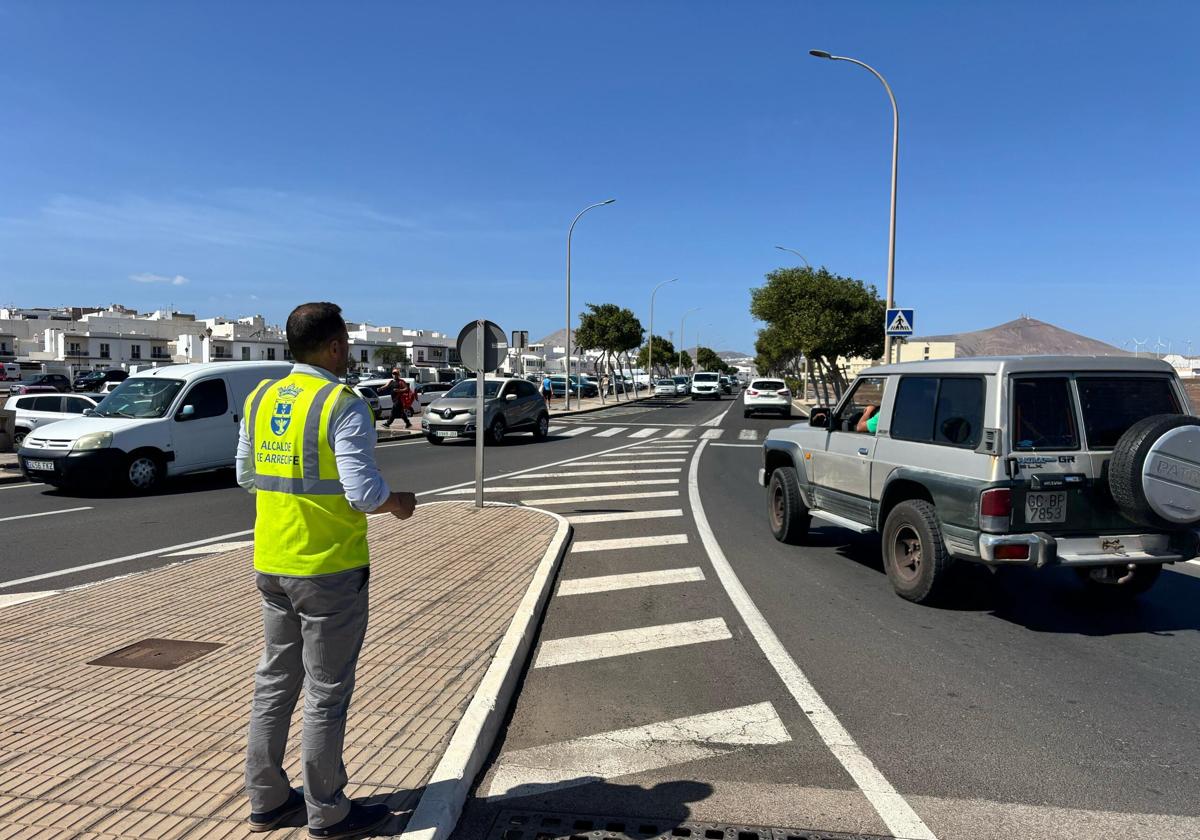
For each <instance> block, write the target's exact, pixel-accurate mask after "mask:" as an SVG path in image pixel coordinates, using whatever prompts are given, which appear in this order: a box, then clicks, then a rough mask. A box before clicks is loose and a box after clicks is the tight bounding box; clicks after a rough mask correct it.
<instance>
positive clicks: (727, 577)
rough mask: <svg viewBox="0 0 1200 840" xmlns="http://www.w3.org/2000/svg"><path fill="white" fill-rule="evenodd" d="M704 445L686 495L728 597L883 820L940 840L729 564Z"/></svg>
mask: <svg viewBox="0 0 1200 840" xmlns="http://www.w3.org/2000/svg"><path fill="white" fill-rule="evenodd" d="M706 444H707V441H702V442H701V444H700V447H699V448H698V449H697V450H696V454H695V455H694V456H692V464H691V468H690V469H689V471H688V498H689V500H690V501H691V503H692V515H693V516H694V517H695V520H696V529H697V530H698V531H699V532H700V541H701V542H702V543H703V544H704V548H705V551H706V552H707V553H708V559H709V562H711V563H712V566H713V570H714V571H715V572H716V573H717V577H718V579H720V581H721V585H722V586H723V587H725V591H726V592H727V593H728V594H729V599H730V600H731V601H733V604H734V606H735V607H736V608H737V611H738V614H739V615H740V616H741V617H742V621H744V622H745V623H746V627H747V628H748V629H749V630H750V633H751V635H753V636H754V640H755V641H756V642H758V646H759V648H760V649H761V650H762V652H763V653H764V654H765V655H766V657H767V661H769V662H770V663H771V667H773V668H774V669H775V673H777V674H779V678H780V679H781V680H783V684H784V685H785V686H786V687H787V689H788V691H789V692H790V693H791V695H792V697H794V698H795V700H796V703H797V704H799V706H800V708H801V709H802V710H803V711H804V713H805V715H806V716H807V717H808V719H809V721H811V722H812V725H813V728H814V729H815V730H816V731H817V734H818V735H819V736H820V737H821V740H822V741H824V742H825V746H827V747H828V748H829V751H830V752H832V753H833V755H834V757H835V758H837V760H838V761H839V762H840V763H841V765H842V767H844V768H846V772H847V773H849V774H850V778H852V779H854V783H855V784H857V785H858V787H859V789H860V790H861V791H862V792H863V795H864V796H866V797H867V800H868V801H869V802H870V803H871V805H872V806H873V807H874V808H875V811H876V813H878V814H879V816H880V818H882V819H883V822H884V824H885V825H886V826H887V827H888V831H890V832H891V833H892V834H894V835H895V836H897V837H903V838H906V840H937V838H936V837H935V835H934V833H933V832H932V831H930V830H929V826H927V825H925V823H924V822H923V821H922V820H921V818H920V817H919V816H918V815H917V812H916V811H914V810H913V809H912V806H910V805H909V804H908V802H906V801H905V799H904V797H903V796H901V795H900V794H899V793H898V792H897V791H896V789H895V788H894V787H892V785H891V783H890V782H889V781H888V780H887V779H886V778H885V777H884V775H883V773H881V772H880V771H879V768H878V767H876V766H875V764H874V762H872V761H871V759H870V758H868V757H867V755H866V754H865V753H864V752H863V751H862V750H861V749H860V748H859V746H858V744H856V743H855V741H854V738H852V737H851V736H850V733H849V732H848V731H847V730H846V728H845V727H844V726H842V723H841V721H839V720H838V719H837V716H836V715H835V714H834V713H833V710H832V709H830V708H829V706H828V705H827V704H826V703H825V701H824V700H823V699H821V695H820V694H818V693H817V690H816V688H814V687H813V684H812V683H811V682H809V680H808V677H806V676H805V675H804V672H803V671H801V670H800V666H799V665H797V664H796V660H795V659H793V658H792V656H791V654H789V653H788V652H787V649H786V648H785V647H784V646H783V643H782V642H780V641H779V637H778V636H776V635H775V631H774V630H772V629H771V625H770V624H768V623H767V619H766V618H765V617H764V616H763V614H762V612H761V611H760V610H759V609H758V607H757V606H756V605H755V603H754V601H753V600H752V599H751V598H750V594H749V593H748V592H747V591H746V588H745V587H744V586H742V582H741V581H740V580H739V579H738V576H737V574H736V573H735V572H734V571H733V567H732V566H730V565H729V560H728V559H727V558H726V557H725V552H724V551H722V550H721V544H720V543H718V542H717V538H716V535H715V534H713V531H712V528H711V527H710V526H709V524H708V517H707V516H705V514H704V505H703V504H702V503H701V501H700V477H699V476H700V456H701V455H703V454H704V447H705V445H706Z"/></svg>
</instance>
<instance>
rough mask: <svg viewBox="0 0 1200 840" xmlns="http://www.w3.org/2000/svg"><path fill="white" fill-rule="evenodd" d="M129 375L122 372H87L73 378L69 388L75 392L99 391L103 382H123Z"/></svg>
mask: <svg viewBox="0 0 1200 840" xmlns="http://www.w3.org/2000/svg"><path fill="white" fill-rule="evenodd" d="M128 378H129V374H128V373H126V372H125V371H123V370H89V371H88V372H87V373H81V374H79V375H78V376H76V377H75V381H74V382H73V383H71V388H72V389H73V390H75V391H99V390H100V389H101V388H103V387H104V383H105V382H124V381H125V380H126V379H128Z"/></svg>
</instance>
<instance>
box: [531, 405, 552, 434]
mask: <svg viewBox="0 0 1200 840" xmlns="http://www.w3.org/2000/svg"><path fill="white" fill-rule="evenodd" d="M533 436H534V437H535V438H537V439H538V440H545V439H546V438H548V437H550V415H549V414H547V413H546V412H544V411H543V412H542V413H541V414H539V415H538V418H537V422H536V423H534V425H533Z"/></svg>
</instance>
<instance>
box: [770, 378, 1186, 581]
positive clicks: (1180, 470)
mask: <svg viewBox="0 0 1200 840" xmlns="http://www.w3.org/2000/svg"><path fill="white" fill-rule="evenodd" d="M871 417H876V418H878V419H877V422H876V423H875V424H870V423H868V422H867V421H868V420H869V419H870V418H871ZM872 427H873V432H872ZM860 429H862V430H863V431H859V430H860ZM1197 465H1200V418H1197V417H1194V416H1191V406H1190V405H1189V404H1188V398H1187V394H1186V392H1185V391H1184V388H1183V386H1182V383H1181V382H1180V380H1179V377H1178V375H1177V374H1176V372H1175V371H1174V369H1173V368H1172V367H1171V366H1170V365H1168V364H1166V363H1165V362H1161V361H1158V360H1155V359H1144V358H1143V359H1139V358H1124V357H1115V356H1107V357H1104V356H1100V357H1083V356H1079V357H1069V356H1059V357H1056V356H1041V357H1038V356H1026V357H1001V358H963V359H946V360H938V361H928V362H909V363H904V364H896V365H883V366H880V367H874V368H868V369H867V370H865V371H863V372H862V373H861V374H859V376H858V377H857V379H856V380H855V383H854V385H853V387H852V388H851V389H850V390H849V391H848V392H847V393H846V395H845V396H844V397H843V398H842V399H841V401H840V402H839V403H838V405H837V406H836V407H835V408H834V409H832V410H831V411H830V410H826V411H813V412H812V414H811V417H810V419H809V423H808V424H807V425H796V426H792V427H790V428H787V429H774V430H772V431H771V433H770V434H769V435H768V436H767V439H766V441H765V443H764V448H763V469H762V470H761V471H760V474H759V480H760V483H761V484H763V485H764V486H766V487H767V488H768V492H767V495H768V511H769V514H768V518H769V520H770V525H771V529H772V532H773V533H774V535H775V537H776V539H778V540H780V541H782V542H791V543H795V542H802V541H803V540H804V538H805V534H806V533H807V531H808V528H809V522H810V519H811V518H813V517H815V518H817V519H820V520H822V521H824V522H831V523H833V524H836V525H841V526H843V527H847V528H850V529H852V530H854V531H857V532H859V533H871V532H874V533H878V534H880V535H881V536H882V539H881V548H882V555H883V566H884V570H885V571H886V573H887V576H888V579H889V580H890V581H891V584H892V586H893V588H894V589H895V590H896V592H897V594H899V595H900V596H901V597H903V598H907V599H908V600H910V601H915V602H918V603H929V602H933V601H937V600H939V599H943V598H945V597H947V596H949V595H950V594H951V584H952V581H951V578H950V577H949V573H950V568H951V566H952V565H953V564H954V563H958V562H970V563H980V564H983V565H985V566H989V567H993V568H995V567H997V566H1003V565H1017V566H1026V567H1028V568H1031V569H1041V568H1043V567H1046V566H1054V565H1057V566H1065V567H1069V568H1071V569H1073V570H1074V571H1075V574H1076V575H1077V576H1078V577H1079V579H1080V580H1081V581H1082V583H1083V585H1084V587H1085V589H1087V590H1088V591H1090V592H1091V593H1093V594H1096V595H1100V596H1102V597H1106V598H1127V597H1131V596H1135V595H1138V594H1140V593H1142V592H1145V591H1146V590H1147V589H1149V588H1150V587H1151V586H1152V585H1153V584H1154V581H1155V580H1156V579H1157V578H1158V576H1159V572H1160V571H1161V569H1162V566H1163V565H1164V564H1166V563H1178V562H1183V561H1186V560H1190V559H1192V558H1194V557H1196V556H1197V554H1198V553H1200V530H1198V526H1200V472H1198V470H1197Z"/></svg>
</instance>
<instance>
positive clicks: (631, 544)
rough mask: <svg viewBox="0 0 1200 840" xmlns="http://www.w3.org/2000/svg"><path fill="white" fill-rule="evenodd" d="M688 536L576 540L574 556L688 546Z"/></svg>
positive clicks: (664, 535) (573, 546) (572, 546)
mask: <svg viewBox="0 0 1200 840" xmlns="http://www.w3.org/2000/svg"><path fill="white" fill-rule="evenodd" d="M687 541H688V538H687V534H658V535H657V536H653V537H614V538H613V539H608V540H576V541H575V542H573V543H571V553H572V554H583V553H585V552H588V551H615V550H617V549H621V548H653V547H654V546H658V545H687Z"/></svg>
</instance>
